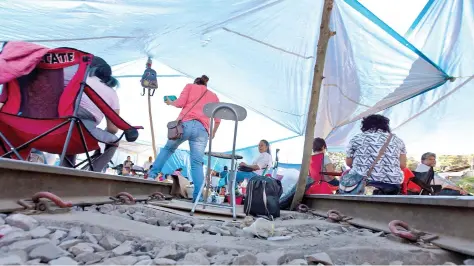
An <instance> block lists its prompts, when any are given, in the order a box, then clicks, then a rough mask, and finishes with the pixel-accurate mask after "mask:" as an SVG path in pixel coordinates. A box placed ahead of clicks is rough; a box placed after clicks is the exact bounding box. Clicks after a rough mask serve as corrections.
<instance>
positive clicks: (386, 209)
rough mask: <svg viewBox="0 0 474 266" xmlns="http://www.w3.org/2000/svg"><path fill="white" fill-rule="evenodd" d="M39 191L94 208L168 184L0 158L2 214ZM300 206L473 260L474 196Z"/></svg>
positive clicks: (313, 201)
mask: <svg viewBox="0 0 474 266" xmlns="http://www.w3.org/2000/svg"><path fill="white" fill-rule="evenodd" d="M43 191H44V192H51V193H53V194H55V195H57V196H58V197H60V198H61V199H62V200H64V201H69V202H70V203H72V205H92V204H105V203H113V202H114V200H112V199H111V197H116V196H117V194H119V193H121V192H126V193H129V194H131V195H132V196H133V197H134V199H135V200H137V201H140V200H146V199H147V198H148V196H149V195H151V194H153V193H155V192H161V193H163V194H170V192H171V184H169V183H165V182H157V181H154V180H144V179H135V178H130V177H124V176H117V175H108V174H101V173H94V172H86V171H81V170H75V169H68V168H61V167H56V166H48V165H41V164H36V163H29V162H22V161H16V160H9V159H0V212H12V211H17V210H22V209H24V207H22V206H21V205H19V203H18V201H19V200H23V199H32V198H33V196H34V195H37V193H38V192H43ZM304 203H305V204H306V205H308V207H309V208H311V209H312V210H314V212H315V213H316V214H318V215H321V216H326V217H327V212H328V211H329V210H336V211H339V212H340V213H342V214H343V215H345V216H350V217H351V218H352V219H351V220H349V221H348V222H349V223H351V224H354V225H357V226H360V227H365V228H371V229H374V230H380V231H385V232H390V231H389V227H388V224H389V223H390V222H392V221H393V220H402V221H404V222H406V223H407V224H408V225H409V226H410V227H412V228H416V229H418V230H422V231H424V232H428V233H430V234H434V235H437V236H438V239H435V240H433V241H431V242H432V243H434V244H435V245H437V246H439V247H441V248H445V249H448V250H451V251H455V252H459V253H463V254H467V255H471V256H474V229H473V226H472V221H474V197H448V196H443V197H441V196H437V197H433V196H342V195H311V196H306V197H305V198H304Z"/></svg>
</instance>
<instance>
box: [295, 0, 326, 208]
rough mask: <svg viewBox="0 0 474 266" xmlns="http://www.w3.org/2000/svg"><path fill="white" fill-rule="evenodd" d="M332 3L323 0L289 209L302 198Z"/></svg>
mask: <svg viewBox="0 0 474 266" xmlns="http://www.w3.org/2000/svg"><path fill="white" fill-rule="evenodd" d="M333 5H334V0H324V7H323V15H322V19H321V27H320V32H319V40H318V50H317V53H316V65H315V67H314V75H313V86H312V89H311V99H310V102H309V110H308V118H307V119H308V120H307V122H306V132H305V139H304V150H303V160H302V162H301V169H300V176H299V178H298V184H297V185H296V192H295V196H294V198H293V202H292V203H291V209H292V210H294V209H296V207H298V205H299V204H300V203H301V201H302V200H303V196H304V192H305V188H306V178H307V176H308V167H309V161H310V158H311V150H312V146H313V145H312V144H313V138H314V127H315V125H316V113H317V112H318V105H319V94H320V91H321V84H322V82H323V72H324V63H325V61H326V50H327V48H328V42H329V38H330V37H331V36H333V35H334V34H335V32H332V31H331V30H330V29H329V21H330V19H331V12H332V8H333Z"/></svg>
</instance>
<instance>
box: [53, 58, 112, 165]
mask: <svg viewBox="0 0 474 266" xmlns="http://www.w3.org/2000/svg"><path fill="white" fill-rule="evenodd" d="M90 67H91V71H90V75H89V76H88V77H87V80H86V83H87V85H89V86H90V87H91V88H92V89H93V90H94V91H95V92H97V94H99V96H100V97H101V98H102V99H103V100H104V101H105V102H106V103H107V104H108V105H109V106H110V107H112V109H113V110H114V111H115V112H116V113H117V114H119V113H120V103H119V98H118V95H117V92H116V91H115V89H114V88H115V87H117V86H118V80H117V79H116V78H114V77H113V76H112V68H111V67H110V65H109V64H108V63H107V62H106V61H105V60H104V59H102V58H100V57H98V56H94V58H93V59H92V62H91V65H90ZM74 73H75V70H74V67H71V68H67V69H65V71H64V80H65V83H66V84H67V83H69V80H70V79H71V78H72V76H74ZM66 84H65V85H66ZM77 117H78V118H80V119H81V121H82V123H83V124H84V126H85V127H86V128H87V130H88V131H89V132H90V133H91V134H92V135H93V136H94V137H95V138H96V139H97V140H99V141H101V142H105V143H115V142H116V141H117V140H118V137H117V136H115V134H116V133H117V132H118V128H117V126H115V125H114V124H113V123H112V122H111V121H110V120H109V119H107V118H105V119H106V121H107V126H106V129H105V130H104V129H101V128H98V127H97V126H98V125H99V124H100V123H101V122H102V120H103V119H104V117H105V115H104V114H103V113H102V111H100V109H99V108H98V107H97V106H96V105H95V104H94V103H93V102H92V101H91V100H90V99H89V97H87V95H85V94H83V95H82V97H81V101H80V104H79V109H78V111H77ZM117 148H118V143H117V144H116V145H106V146H105V150H104V152H103V153H102V154H101V155H99V156H96V157H95V158H92V165H93V167H94V171H96V172H102V170H103V169H104V168H105V167H107V164H108V163H109V161H110V160H111V159H112V157H113V156H114V154H115V151H116V150H117ZM66 158H67V160H66V159H65V160H64V162H63V164H62V166H65V167H73V166H74V164H75V161H76V155H72V156H66Z"/></svg>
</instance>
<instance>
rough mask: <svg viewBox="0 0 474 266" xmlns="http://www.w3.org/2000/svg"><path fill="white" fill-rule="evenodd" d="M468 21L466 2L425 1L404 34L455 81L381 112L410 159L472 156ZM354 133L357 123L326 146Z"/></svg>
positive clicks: (472, 57)
mask: <svg viewBox="0 0 474 266" xmlns="http://www.w3.org/2000/svg"><path fill="white" fill-rule="evenodd" d="M473 17H474V3H473V2H472V1H443V0H430V1H428V3H427V5H426V7H425V8H424V9H423V11H422V12H421V13H420V15H419V17H418V18H417V19H416V20H415V22H414V23H413V25H412V26H411V27H410V29H409V31H408V32H407V34H406V38H407V39H408V40H409V41H410V42H411V43H412V44H413V45H414V46H416V47H417V48H419V49H420V50H421V51H422V52H423V53H424V54H425V55H426V56H427V57H429V58H430V59H432V60H433V62H434V63H435V64H437V65H438V66H439V67H440V68H441V69H443V70H444V71H445V72H446V73H447V74H448V75H450V76H452V77H455V78H456V79H455V80H454V81H452V82H451V81H448V82H446V83H445V84H443V85H442V86H440V87H437V88H434V89H432V90H430V91H427V92H425V93H422V94H420V95H417V96H416V97H413V98H410V99H408V100H406V101H404V102H402V103H400V104H398V105H395V106H393V107H391V108H389V109H387V110H385V111H383V112H382V114H384V115H385V116H387V117H389V118H390V120H391V127H392V129H393V131H394V133H396V134H397V135H399V136H400V137H401V138H402V139H403V140H404V141H405V143H406V144H407V149H408V152H409V153H411V154H414V153H415V154H422V153H424V152H427V151H432V152H437V153H440V154H472V153H473V152H474V141H473V140H472V136H471V135H472V134H471V133H472V131H473V129H474V126H473V122H472V121H474V112H472V110H470V105H472V103H471V102H472V98H473V96H472V94H473V93H474V82H473V81H472V79H473V74H474V67H473V65H472V62H474V51H473V49H472V44H473V43H474V37H473V35H472V32H473V31H474V22H473V20H472V18H473ZM358 129H359V123H358V122H356V123H352V124H349V125H347V126H343V127H341V128H337V129H336V130H334V131H333V132H332V133H331V134H330V135H329V137H328V140H329V141H332V140H335V139H341V138H345V137H346V136H350V135H352V134H355V133H356V132H358Z"/></svg>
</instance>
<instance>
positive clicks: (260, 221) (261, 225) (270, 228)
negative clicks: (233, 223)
mask: <svg viewBox="0 0 474 266" xmlns="http://www.w3.org/2000/svg"><path fill="white" fill-rule="evenodd" d="M243 230H244V231H245V232H248V233H252V234H253V235H254V236H257V237H261V238H268V237H271V236H273V234H274V233H275V224H274V223H273V222H271V221H269V220H266V219H264V218H257V220H255V222H253V223H252V224H251V225H250V226H249V227H244V228H243Z"/></svg>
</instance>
